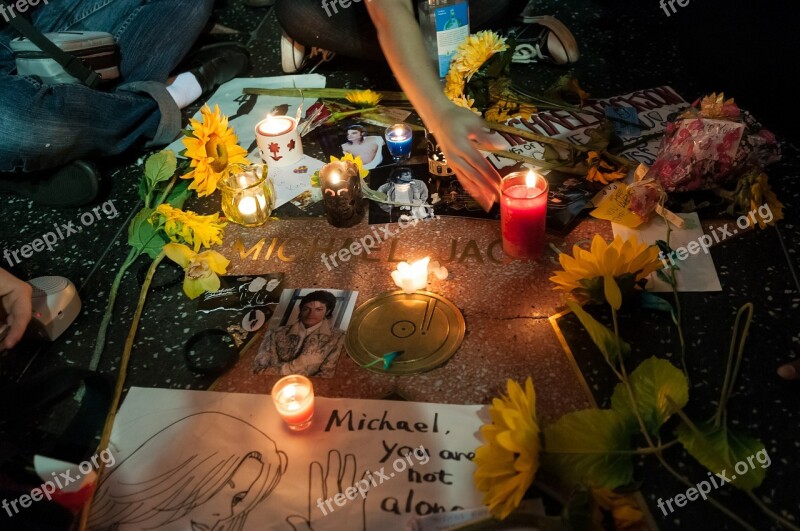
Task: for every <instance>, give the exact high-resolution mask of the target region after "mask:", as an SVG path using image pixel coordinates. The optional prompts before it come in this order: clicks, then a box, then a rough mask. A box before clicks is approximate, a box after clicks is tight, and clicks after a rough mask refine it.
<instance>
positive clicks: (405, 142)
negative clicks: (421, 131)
mask: <svg viewBox="0 0 800 531" xmlns="http://www.w3.org/2000/svg"><path fill="white" fill-rule="evenodd" d="M411 134H412V133H411V128H410V127H409V126H408V125H406V124H395V125H393V126H391V127H389V128H387V129H386V135H385V136H386V147H387V148H389V153H391V154H392V157H394V160H395V161H396V162H400V161H402V160H408V159H409V158H410V157H411Z"/></svg>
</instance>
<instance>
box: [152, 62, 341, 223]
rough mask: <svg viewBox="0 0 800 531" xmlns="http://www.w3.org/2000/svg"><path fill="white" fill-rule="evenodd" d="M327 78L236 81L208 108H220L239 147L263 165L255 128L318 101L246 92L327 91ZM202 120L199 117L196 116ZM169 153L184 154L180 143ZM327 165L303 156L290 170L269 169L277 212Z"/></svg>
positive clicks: (221, 90)
mask: <svg viewBox="0 0 800 531" xmlns="http://www.w3.org/2000/svg"><path fill="white" fill-rule="evenodd" d="M325 82H326V80H325V76H321V75H319V74H308V75H298V76H277V77H261V78H237V79H232V80H231V81H228V82H227V83H225V84H223V85H222V86H220V87H219V88H218V89H217V91H216V92H214V94H213V95H212V96H211V98H209V100H208V105H209V106H210V107H211V108H212V109H213V108H214V105H219V108H220V112H222V114H224V115H225V116H227V117H228V124H229V125H230V126H231V127H233V128H234V130H235V131H236V136H237V137H238V139H239V145H240V146H242V147H243V148H244V149H246V150H247V152H248V153H249V155H248V159H250V160H251V161H252V162H255V163H261V162H262V161H261V158H260V156H259V154H258V148H257V147H256V135H255V128H256V124H258V122H260V121H261V120H263V119H264V118H265V117H266V115H267V114H268V113H270V112H271V111H272V110H273V109H274V108H275V107H278V106H282V105H286V106H287V110H286V112H285V114H286V115H287V116H296V114H297V109H298V107H299V106H300V105H302V106H303V112H304V113H305V111H306V110H307V109H308V108H309V107H311V106H312V105H313V104H314V103H315V102H316V101H317V100H316V98H299V97H297V98H288V97H285V96H253V95H244V94H242V89H244V88H294V87H297V88H325ZM194 119H196V120H199V119H200V113H199V112H198V113H197V114H195V115H194ZM167 149H171V150H173V151H174V152H175V153H178V152H180V151H183V149H184V145H183V144H182V143H181V139H178V140H176V141H175V142H173V143H172V144H170V145H169V146H168V148H167ZM323 165H324V163H323V162H321V161H318V160H317V159H314V158H311V157H309V156H307V155H306V156H304V157H303V158H302V159H301V160H300V161H299V162H298V163H297V164H295V165H294V166H291V167H287V168H272V167H270V171H269V175H270V177H271V178H272V180H273V183H274V185H275V195H276V202H275V208H278V207H279V206H281V205H283V204H285V203H287V202H289V201H290V200H291V199H293V198H295V197H296V196H298V195H299V194H301V193H303V192H305V191H306V190H308V189H310V188H311V175H312V174H313V173H314V172H315V171H317V170H318V169H320V168H321V167H322V166H323ZM302 167H306V168H307V171H305V172H303V171H300V172H298V171H297V170H298V168H301V169H302Z"/></svg>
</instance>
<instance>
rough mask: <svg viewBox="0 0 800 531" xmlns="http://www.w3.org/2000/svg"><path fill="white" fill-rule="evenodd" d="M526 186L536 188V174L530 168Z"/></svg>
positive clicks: (526, 177)
mask: <svg viewBox="0 0 800 531" xmlns="http://www.w3.org/2000/svg"><path fill="white" fill-rule="evenodd" d="M525 186H527V187H528V188H536V174H535V173H534V172H533V170H530V171H529V172H528V175H526V176H525Z"/></svg>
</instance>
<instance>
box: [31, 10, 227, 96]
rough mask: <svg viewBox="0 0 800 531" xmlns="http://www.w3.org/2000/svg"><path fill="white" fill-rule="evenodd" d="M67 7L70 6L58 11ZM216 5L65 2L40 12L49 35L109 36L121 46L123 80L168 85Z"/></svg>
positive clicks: (39, 23)
mask: <svg viewBox="0 0 800 531" xmlns="http://www.w3.org/2000/svg"><path fill="white" fill-rule="evenodd" d="M61 3H64V4H66V6H64V7H62V8H61V9H58V8H54V6H58V5H60V4H61ZM213 6H214V1H213V0H63V2H59V3H55V2H53V3H50V4H48V5H47V6H45V7H44V8H42V9H40V10H39V11H37V12H36V14H35V17H34V23H35V24H36V26H37V27H39V28H40V29H42V30H43V31H67V30H76V31H105V32H108V33H111V34H112V35H113V36H114V39H115V40H116V41H117V44H118V45H119V47H120V56H121V63H120V72H121V76H122V79H123V80H124V81H126V82H130V81H161V82H165V81H166V80H167V77H168V76H169V74H170V72H172V70H173V69H174V68H175V67H176V66H178V63H180V61H181V59H183V57H184V56H185V55H186V53H187V52H188V51H189V50H190V49H191V47H192V45H193V44H194V43H195V41H196V40H197V37H198V35H200V32H201V31H202V29H203V27H204V26H205V25H206V22H208V19H209V17H210V16H211V9H212V8H213Z"/></svg>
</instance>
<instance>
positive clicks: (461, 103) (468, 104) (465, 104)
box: [452, 95, 481, 116]
mask: <svg viewBox="0 0 800 531" xmlns="http://www.w3.org/2000/svg"><path fill="white" fill-rule="evenodd" d="M452 101H453V103H455V104H456V105H457V106H458V107H461V108H462V109H467V110H468V111H472V112H474V113H475V114H477V115H478V116H480V115H481V111H479V110H478V109H476V108H475V107H473V105H475V100H474V99H472V98H468V97H466V96H463V95H462V96H459V97H457V98H453V100H452Z"/></svg>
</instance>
